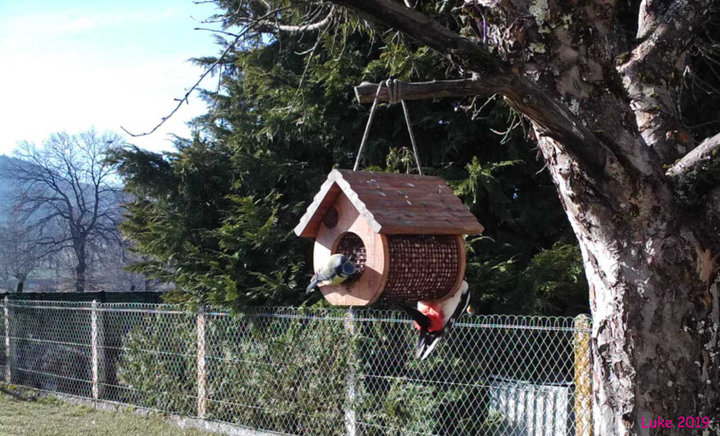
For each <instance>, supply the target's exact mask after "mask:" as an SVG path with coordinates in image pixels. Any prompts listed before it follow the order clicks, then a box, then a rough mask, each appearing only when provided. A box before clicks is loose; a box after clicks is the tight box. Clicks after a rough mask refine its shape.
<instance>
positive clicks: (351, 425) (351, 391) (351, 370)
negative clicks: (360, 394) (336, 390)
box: [345, 307, 357, 436]
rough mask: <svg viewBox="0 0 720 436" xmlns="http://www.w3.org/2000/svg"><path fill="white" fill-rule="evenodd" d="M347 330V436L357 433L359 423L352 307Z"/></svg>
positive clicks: (346, 323) (347, 321)
mask: <svg viewBox="0 0 720 436" xmlns="http://www.w3.org/2000/svg"><path fill="white" fill-rule="evenodd" d="M345 331H346V332H347V334H348V342H349V343H350V353H349V356H348V363H349V367H348V376H347V391H346V398H345V434H346V436H356V435H357V425H356V422H357V421H356V420H357V418H356V416H355V396H356V392H357V386H356V385H355V383H356V375H357V374H356V368H355V363H356V362H355V359H356V355H355V312H353V309H352V307H350V308H349V309H348V313H347V318H346V320H345Z"/></svg>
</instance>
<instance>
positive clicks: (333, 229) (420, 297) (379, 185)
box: [295, 170, 483, 306]
mask: <svg viewBox="0 0 720 436" xmlns="http://www.w3.org/2000/svg"><path fill="white" fill-rule="evenodd" d="M482 230H483V227H482V226H481V225H480V223H479V222H478V221H477V219H476V218H475V216H474V215H473V214H472V213H470V211H469V210H468V208H467V207H466V206H465V205H464V204H463V203H462V202H461V201H460V199H459V198H457V197H456V196H455V194H454V193H453V191H452V189H450V187H449V186H448V185H447V184H446V183H445V181H444V180H442V179H441V178H439V177H428V176H418V175H407V174H393V173H375V172H365V171H349V170H333V171H332V172H331V173H330V175H329V176H328V178H327V181H326V182H325V183H324V184H323V185H322V187H321V188H320V192H318V193H317V194H316V195H315V199H314V200H313V202H312V204H310V206H309V207H308V209H307V211H306V212H305V215H304V216H303V217H302V219H301V220H300V223H299V224H298V225H297V227H295V233H296V234H297V235H298V236H302V237H306V238H315V246H314V252H313V260H314V264H315V268H316V269H317V268H318V266H320V265H321V264H323V262H325V261H326V260H327V258H328V256H330V255H332V254H335V253H342V254H344V255H346V256H348V258H349V259H350V260H352V261H353V263H355V266H356V267H357V272H356V273H355V274H353V275H352V276H350V277H349V278H348V279H347V280H346V281H345V282H343V283H341V284H339V285H328V286H321V287H320V290H321V292H322V293H323V295H324V296H325V298H326V299H327V301H328V302H330V304H334V305H342V306H365V305H368V304H371V303H381V304H388V303H396V302H415V301H425V300H434V299H437V298H442V297H444V296H446V295H448V294H451V293H453V292H455V291H456V290H457V289H459V287H460V285H461V283H462V281H463V278H464V276H465V248H464V244H463V237H462V235H466V234H478V233H481V232H482Z"/></svg>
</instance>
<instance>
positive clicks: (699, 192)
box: [665, 133, 720, 204]
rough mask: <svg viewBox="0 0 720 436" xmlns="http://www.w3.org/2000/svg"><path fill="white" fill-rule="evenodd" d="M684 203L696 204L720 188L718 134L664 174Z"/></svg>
mask: <svg viewBox="0 0 720 436" xmlns="http://www.w3.org/2000/svg"><path fill="white" fill-rule="evenodd" d="M665 174H666V175H667V177H668V178H669V179H670V180H671V181H672V183H673V185H674V186H675V188H676V191H677V192H678V193H679V194H680V195H681V197H680V199H681V200H683V202H684V203H690V204H696V203H697V202H699V201H700V200H702V198H703V197H704V196H705V195H706V194H708V193H709V192H710V191H712V190H714V189H715V188H717V187H718V186H720V133H718V134H717V135H715V136H712V137H710V138H707V139H706V140H704V141H703V142H702V143H701V144H700V145H699V146H697V148H695V149H694V150H693V151H691V152H690V153H688V154H687V155H685V157H683V158H682V159H680V160H679V161H678V162H677V163H675V164H674V165H673V166H671V167H670V168H669V169H668V170H667V172H666V173H665Z"/></svg>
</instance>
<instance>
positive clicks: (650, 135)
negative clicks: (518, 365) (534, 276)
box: [332, 0, 720, 435]
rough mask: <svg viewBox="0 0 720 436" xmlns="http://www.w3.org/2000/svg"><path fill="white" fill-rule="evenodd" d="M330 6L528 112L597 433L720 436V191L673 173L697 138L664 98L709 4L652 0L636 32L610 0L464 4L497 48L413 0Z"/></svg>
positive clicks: (346, 1)
mask: <svg viewBox="0 0 720 436" xmlns="http://www.w3.org/2000/svg"><path fill="white" fill-rule="evenodd" d="M332 1H333V2H334V3H339V4H343V5H347V6H351V7H353V8H355V9H358V10H360V11H362V12H363V13H365V14H369V15H371V16H373V17H375V18H377V19H379V20H381V21H384V22H385V23H386V24H387V25H389V26H392V27H394V28H395V29H398V30H401V31H403V32H405V33H406V34H408V35H410V36H412V37H414V38H415V39H416V41H419V42H420V43H422V44H424V45H427V46H429V47H432V48H434V49H436V50H438V51H440V52H441V53H443V54H445V55H447V56H448V57H449V58H450V59H452V60H453V61H454V62H455V63H456V64H458V65H459V66H461V67H462V68H463V69H464V70H465V71H472V72H475V73H477V77H478V80H480V81H483V82H484V84H485V85H486V87H487V88H488V89H489V90H490V91H491V92H498V93H501V94H503V95H504V96H505V97H506V99H507V101H508V102H509V104H510V105H511V106H512V107H513V108H514V109H516V110H517V111H518V112H520V113H522V114H524V115H525V116H526V117H527V118H528V119H529V120H530V121H531V122H532V125H533V130H534V133H535V137H536V138H537V142H538V146H539V148H540V150H541V152H542V155H543V158H544V160H545V162H546V163H547V168H548V170H549V171H550V174H551V176H552V179H553V181H554V183H555V185H556V187H557V189H558V195H559V197H560V200H561V202H562V204H563V207H564V209H565V211H566V214H567V216H568V219H569V220H570V223H571V225H572V228H573V230H574V232H575V234H576V236H577V239H578V242H579V244H580V248H581V251H582V256H583V261H584V265H585V271H586V275H587V278H588V282H589V284H590V303H591V309H592V315H593V335H592V345H593V346H592V348H593V357H594V363H593V373H594V377H593V379H594V384H593V390H594V395H593V397H594V405H593V409H594V410H593V416H594V426H595V434H597V435H626V434H633V435H635V434H637V435H649V434H653V435H656V434H669V435H686V434H693V433H694V432H696V430H697V429H688V428H680V427H679V425H680V424H681V422H680V418H681V417H683V418H684V417H699V418H700V419H702V417H708V418H710V419H712V420H713V423H712V424H711V429H710V430H708V431H709V433H708V434H720V427H719V426H720V424H719V423H718V419H719V418H718V417H720V397H719V395H718V391H719V389H720V370H719V369H718V368H719V356H720V344H719V343H718V329H719V326H720V301H719V297H718V294H719V292H718V288H717V282H715V280H716V279H715V276H716V275H717V266H716V258H717V257H718V255H720V233H719V232H718V229H720V207H717V208H716V207H715V206H716V205H718V204H720V192H714V193H713V195H712V196H710V197H708V198H707V199H706V200H707V204H702V203H703V202H698V201H696V202H695V203H693V204H694V205H695V206H693V207H694V208H691V207H689V206H688V204H689V203H687V202H684V200H685V199H683V198H679V195H678V191H677V186H676V183H677V181H676V180H675V179H673V177H674V176H673V177H670V176H668V175H666V174H665V168H664V166H667V165H671V164H673V162H674V161H675V160H676V159H678V158H680V157H682V155H683V154H684V153H685V152H686V151H689V150H688V148H692V146H693V141H692V140H689V139H688V138H685V135H683V134H681V133H678V130H676V129H681V128H680V127H679V126H680V125H681V123H679V121H678V120H677V118H676V117H677V113H676V110H675V106H674V104H673V103H672V102H668V99H672V98H673V97H675V95H674V92H675V89H676V88H674V87H673V83H674V80H676V79H673V78H677V77H679V76H680V72H681V71H678V68H679V69H680V70H681V69H682V68H684V63H683V62H682V61H683V59H684V52H683V50H685V49H686V48H687V47H686V45H685V44H684V42H683V41H686V40H687V39H688V38H690V36H689V34H687V33H686V32H689V31H691V30H692V29H693V28H695V29H697V27H698V26H700V25H701V24H702V22H703V20H704V19H706V18H704V17H705V15H707V14H705V12H704V10H706V9H707V8H708V7H709V5H710V4H711V2H710V1H708V0H694V1H692V2H690V1H687V0H675V1H656V0H643V1H642V2H641V6H640V7H641V9H642V11H643V13H641V18H640V26H639V28H640V31H641V33H642V34H643V35H642V38H643V39H642V40H638V41H640V42H636V41H632V42H628V41H627V40H626V38H625V37H624V36H623V33H622V32H620V31H618V30H617V22H616V19H617V16H616V13H617V12H616V10H615V8H616V7H617V5H616V4H615V2H614V1H607V0H588V1H583V2H578V1H573V0H568V1H560V0H557V1H554V0H549V1H548V0H534V1H530V0H466V1H465V2H464V3H463V5H464V6H463V12H464V14H465V15H466V18H467V19H468V20H482V21H480V22H479V24H477V25H476V29H483V30H482V32H481V33H482V39H481V38H480V37H478V40H482V41H485V43H486V44H487V45H485V44H480V43H478V42H475V41H474V40H471V39H469V38H464V37H461V36H459V35H458V34H455V33H453V32H450V31H449V30H448V29H446V28H444V27H443V26H442V25H440V24H439V23H437V22H434V21H433V20H431V19H430V18H428V17H427V16H425V15H423V14H421V13H418V12H416V11H414V10H412V9H410V8H405V7H404V6H403V3H402V2H393V1H389V0H332ZM703 14H705V15H703ZM643 20H656V21H655V22H652V23H647V22H645V21H643ZM486 24H487V26H486ZM638 38H640V36H638ZM633 44H637V45H636V46H635V48H633ZM618 47H628V48H629V51H627V52H626V53H623V54H621V53H620V52H621V51H622V50H618ZM490 50H492V51H493V52H492V53H491V52H490ZM494 55H497V57H498V58H501V61H500V59H495V60H494V61H493V60H492V59H491V58H493V56H494ZM455 85H457V84H455ZM463 86H464V85H463ZM416 91H417V89H415V90H413V92H416ZM666 129H671V130H668V131H667V134H666ZM673 132H674V133H673ZM715 154H717V153H711V154H710V156H714V155H715ZM714 183H715V185H714V186H719V185H720V183H717V181H714ZM719 191H720V190H719ZM696 200H697V199H696ZM711 203H712V204H711ZM658 417H659V418H660V419H662V420H663V425H665V424H666V423H667V421H666V420H671V422H672V427H671V428H659V429H658V428H651V424H652V423H654V422H656V421H657V419H658Z"/></svg>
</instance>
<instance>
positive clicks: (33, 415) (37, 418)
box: [0, 386, 211, 436]
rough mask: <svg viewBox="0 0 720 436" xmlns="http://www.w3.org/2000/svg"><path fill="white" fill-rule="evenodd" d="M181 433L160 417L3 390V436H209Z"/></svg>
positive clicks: (0, 393) (0, 412) (0, 411)
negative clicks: (94, 407) (95, 407)
mask: <svg viewBox="0 0 720 436" xmlns="http://www.w3.org/2000/svg"><path fill="white" fill-rule="evenodd" d="M210 434H211V433H207V432H203V431H200V430H195V429H192V430H182V429H180V428H178V427H175V426H173V425H172V424H169V423H167V422H165V421H164V420H163V419H162V418H161V417H159V416H152V415H151V416H141V415H139V414H136V413H132V412H130V411H124V412H123V411H104V410H96V409H93V408H91V407H86V406H79V405H75V404H70V403H66V402H63V401H60V400H58V399H55V398H52V397H44V396H38V395H37V394H36V393H34V392H32V391H26V390H15V389H12V388H7V387H6V386H0V435H3V436H6V435H7V436H11V435H12V436H15V435H22V436H25V435H27V436H31V435H32V436H70V435H72V436H74V435H103V436H134V435H142V436H145V435H147V436H171V435H173V436H174V435H183V436H208V435H210Z"/></svg>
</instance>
